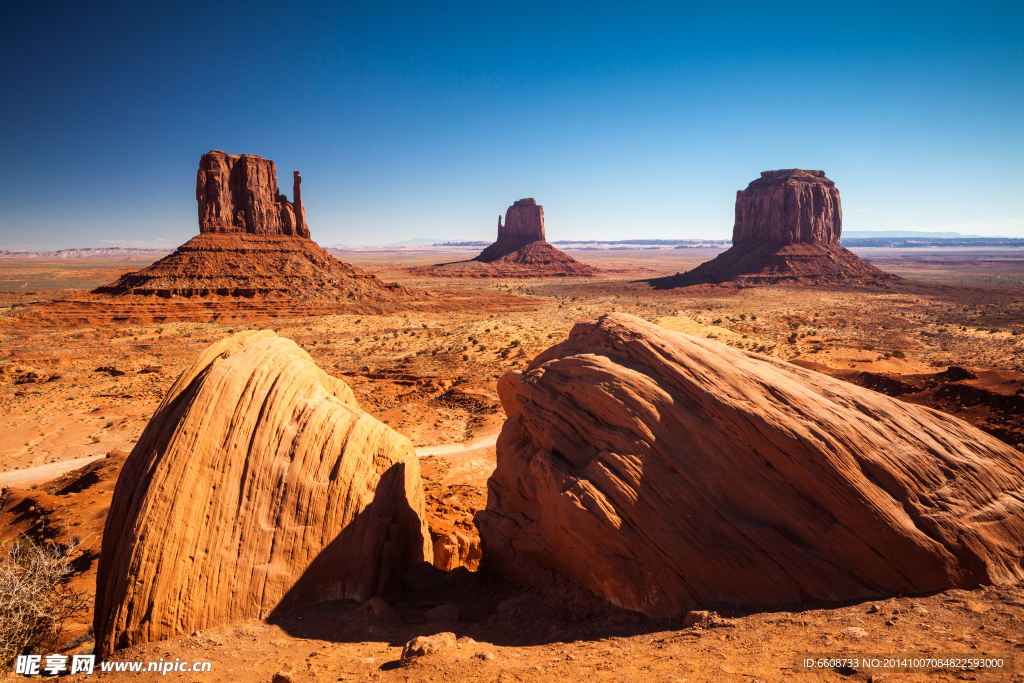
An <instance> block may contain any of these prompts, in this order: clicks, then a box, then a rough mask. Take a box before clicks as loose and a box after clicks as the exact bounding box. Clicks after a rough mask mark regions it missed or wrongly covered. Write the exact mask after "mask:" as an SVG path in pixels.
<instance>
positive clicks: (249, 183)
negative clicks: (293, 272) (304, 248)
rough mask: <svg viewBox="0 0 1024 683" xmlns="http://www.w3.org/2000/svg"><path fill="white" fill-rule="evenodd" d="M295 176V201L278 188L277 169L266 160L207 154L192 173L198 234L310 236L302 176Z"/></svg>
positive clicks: (296, 172) (220, 153)
mask: <svg viewBox="0 0 1024 683" xmlns="http://www.w3.org/2000/svg"><path fill="white" fill-rule="evenodd" d="M293 176H294V182H293V185H292V191H293V194H294V198H295V201H294V203H293V202H289V201H288V198H287V197H285V196H284V195H283V194H281V193H280V192H279V191H278V189H277V167H276V166H275V165H274V162H273V161H271V160H270V159H264V158H263V157H260V156H256V155H255V154H225V153H224V152H221V151H220V150H213V151H211V152H207V153H206V154H204V155H203V157H202V159H200V160H199V171H198V173H196V201H197V202H198V203H199V232H200V233H247V234H250V235H296V236H298V237H309V227H308V226H307V225H306V216H305V211H304V210H303V208H302V193H301V189H300V186H301V184H302V178H301V177H300V176H299V172H298V171H295V173H294V174H293Z"/></svg>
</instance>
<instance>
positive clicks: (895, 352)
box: [892, 349, 907, 358]
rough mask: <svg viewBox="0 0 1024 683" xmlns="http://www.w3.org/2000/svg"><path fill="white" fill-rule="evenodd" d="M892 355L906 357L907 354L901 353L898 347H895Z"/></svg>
mask: <svg viewBox="0 0 1024 683" xmlns="http://www.w3.org/2000/svg"><path fill="white" fill-rule="evenodd" d="M892 355H893V357H894V358H906V357H907V354H905V353H903V352H902V351H900V350H899V349H896V350H895V351H893V352H892Z"/></svg>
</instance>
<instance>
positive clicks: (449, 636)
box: [401, 631, 455, 662]
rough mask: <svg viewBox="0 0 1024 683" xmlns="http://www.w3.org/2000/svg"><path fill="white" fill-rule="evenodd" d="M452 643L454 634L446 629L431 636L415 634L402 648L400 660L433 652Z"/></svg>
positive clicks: (405, 660) (407, 659) (453, 642)
mask: <svg viewBox="0 0 1024 683" xmlns="http://www.w3.org/2000/svg"><path fill="white" fill-rule="evenodd" d="M452 645H455V634H454V633H450V632H447V631H446V632H444V633H437V634H434V635H432V636H417V637H415V638H413V639H412V640H410V641H409V642H408V643H406V644H405V647H403V648H402V656H401V661H403V662H407V661H409V660H410V659H414V658H415V657H423V656H424V655H429V654H433V653H435V652H437V651H438V650H440V649H441V648H443V647H450V646H452Z"/></svg>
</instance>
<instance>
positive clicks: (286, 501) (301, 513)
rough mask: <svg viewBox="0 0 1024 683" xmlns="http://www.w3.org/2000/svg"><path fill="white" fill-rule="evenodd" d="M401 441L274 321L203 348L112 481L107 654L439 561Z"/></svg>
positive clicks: (411, 456)
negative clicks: (279, 332)
mask: <svg viewBox="0 0 1024 683" xmlns="http://www.w3.org/2000/svg"><path fill="white" fill-rule="evenodd" d="M424 519H425V513H424V497H423V490H422V486H421V483H420V473H419V463H418V461H417V459H416V455H415V452H414V451H413V448H412V444H411V443H410V442H409V440H408V439H407V438H405V437H404V436H402V435H400V434H398V433H397V432H394V431H392V430H391V429H390V428H389V427H387V426H385V425H384V424H382V423H380V422H378V421H377V420H376V419H374V418H373V417H371V416H370V415H369V414H367V413H365V412H363V411H362V410H360V408H359V406H358V404H357V403H356V400H355V397H354V395H353V394H352V391H351V390H350V389H349V387H348V386H347V385H346V384H345V383H344V382H342V381H341V380H338V379H335V378H334V377H331V376H329V375H327V374H326V373H325V372H323V371H322V370H320V369H319V368H318V367H316V365H315V364H314V363H313V361H312V359H311V358H310V357H309V355H308V354H307V353H306V352H305V351H303V350H302V349H301V348H299V347H298V346H297V345H296V344H294V343H293V342H291V341H289V340H286V339H282V338H279V337H277V336H276V335H275V334H274V333H273V332H270V331H263V332H243V333H240V334H236V335H234V336H232V337H229V338H227V339H225V340H223V341H221V342H219V343H217V344H215V345H213V346H211V347H210V348H208V349H206V350H205V351H203V352H202V353H201V354H200V355H199V357H198V358H197V359H196V360H195V362H193V363H192V365H191V366H190V367H189V368H188V369H187V370H186V371H185V372H184V373H182V375H181V377H179V378H178V380H177V381H176V382H175V384H174V385H173V386H172V387H171V389H170V391H169V392H168V394H167V396H166V397H165V398H164V400H163V402H162V403H161V404H160V407H159V408H158V409H157V412H156V414H155V415H154V416H153V419H152V420H151V421H150V422H149V424H148V425H147V426H146V429H145V431H144V432H143V434H142V436H141V438H140V439H139V442H138V443H137V445H136V446H135V448H134V449H133V450H132V453H131V455H130V456H129V457H128V459H127V461H126V463H125V465H124V469H123V471H122V473H121V476H120V478H119V479H118V482H117V486H116V488H115V489H114V495H113V500H112V502H111V507H110V512H109V514H108V516H107V521H106V527H105V529H104V535H103V547H102V552H101V555H100V560H99V572H98V577H97V590H96V607H95V622H94V630H95V633H96V648H97V652H98V653H99V654H100V656H106V655H109V654H110V653H111V652H113V651H114V650H118V649H121V648H123V647H128V646H131V645H134V644H137V643H144V642H149V641H155V640H162V639H166V638H170V637H173V636H175V635H178V634H181V633H191V632H193V631H196V630H201V629H205V628H209V627H213V626H218V625H223V624H229V623H234V622H240V621H244V620H248V619H264V618H267V617H270V616H273V615H275V614H276V613H278V612H280V611H283V610H287V609H290V608H292V607H295V606H298V605H303V604H307V603H312V602H319V601H323V600H334V599H346V598H352V599H356V600H360V601H362V600H365V599H367V598H369V597H370V596H372V595H376V594H380V593H383V592H386V591H387V590H388V589H389V588H390V587H392V586H393V585H394V584H395V583H396V581H397V580H398V579H399V577H400V576H401V574H402V573H403V572H404V571H405V570H406V569H408V568H409V567H411V566H413V565H414V564H416V563H418V562H423V561H427V562H429V561H430V560H431V559H432V551H431V545H430V536H429V533H428V531H427V527H426V523H425V521H424Z"/></svg>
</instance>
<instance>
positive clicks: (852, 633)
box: [843, 626, 868, 639]
mask: <svg viewBox="0 0 1024 683" xmlns="http://www.w3.org/2000/svg"><path fill="white" fill-rule="evenodd" d="M867 634H868V632H867V631H865V630H864V629H862V628H861V627H860V626H850V627H849V628H844V629H843V635H844V636H846V637H847V638H856V639H860V638H863V637H864V636H866V635H867Z"/></svg>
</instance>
